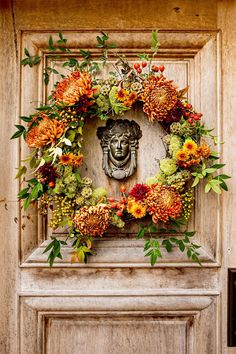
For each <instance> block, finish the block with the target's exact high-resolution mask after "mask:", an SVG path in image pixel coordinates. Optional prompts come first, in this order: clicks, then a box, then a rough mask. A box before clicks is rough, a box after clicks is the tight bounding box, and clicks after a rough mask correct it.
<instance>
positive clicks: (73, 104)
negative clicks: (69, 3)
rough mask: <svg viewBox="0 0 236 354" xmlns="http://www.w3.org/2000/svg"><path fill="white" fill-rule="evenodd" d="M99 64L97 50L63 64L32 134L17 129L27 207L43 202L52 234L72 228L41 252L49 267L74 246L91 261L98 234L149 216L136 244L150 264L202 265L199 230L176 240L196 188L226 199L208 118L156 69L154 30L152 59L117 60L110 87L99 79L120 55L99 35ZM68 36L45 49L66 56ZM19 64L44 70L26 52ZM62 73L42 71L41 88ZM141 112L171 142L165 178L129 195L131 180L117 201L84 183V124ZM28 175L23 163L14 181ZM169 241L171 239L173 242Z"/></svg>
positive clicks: (80, 257)
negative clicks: (169, 260) (24, 153)
mask: <svg viewBox="0 0 236 354" xmlns="http://www.w3.org/2000/svg"><path fill="white" fill-rule="evenodd" d="M97 41H98V45H97V47H98V48H100V49H101V57H100V58H99V60H98V61H97V62H95V61H92V59H91V52H90V51H87V50H83V49H81V50H80V54H81V59H80V60H78V59H76V58H72V57H71V55H70V56H68V58H66V59H65V57H64V59H65V60H64V62H63V63H62V67H63V68H64V69H65V68H68V69H69V70H70V72H69V74H68V75H67V76H64V75H61V79H60V81H59V82H57V83H56V85H55V87H54V89H53V91H52V92H51V94H50V97H49V98H48V102H49V103H48V104H47V105H44V106H43V105H42V106H40V107H38V108H36V112H35V113H33V114H32V115H30V116H29V117H25V116H23V117H20V118H21V119H22V120H23V121H25V122H26V123H27V126H26V127H25V126H23V125H16V127H17V129H18V130H17V132H16V133H15V134H14V135H13V137H12V138H18V137H20V136H23V137H24V139H25V142H26V144H27V145H28V147H30V148H31V149H32V151H31V153H30V156H29V158H28V161H29V164H30V167H31V168H32V169H34V177H33V178H31V179H27V178H26V177H25V178H24V179H23V181H24V183H25V184H26V186H25V187H24V188H23V189H22V190H21V191H20V192H19V194H18V197H19V199H20V200H23V206H24V208H25V209H27V208H28V207H29V205H30V204H31V203H35V202H36V201H37V202H38V208H39V211H40V213H41V214H43V215H47V214H48V211H50V214H51V217H50V222H49V226H50V227H52V228H53V229H57V228H58V227H61V226H62V227H66V228H67V230H68V237H67V238H66V240H61V239H57V238H56V237H53V238H52V241H51V242H50V243H49V244H48V246H47V247H46V249H45V252H48V254H49V256H48V260H49V262H50V265H52V264H53V262H54V260H55V258H56V257H59V258H62V256H61V246H62V245H65V244H67V242H71V240H72V245H73V247H74V249H75V251H74V254H73V256H72V261H81V262H83V261H84V262H86V261H87V258H88V255H89V254H92V253H93V251H92V242H93V240H94V238H96V237H98V236H102V235H103V234H104V233H105V232H106V231H107V230H108V228H109V227H110V226H111V225H113V226H116V227H118V228H123V227H124V226H125V223H126V222H127V220H137V221H139V222H140V219H143V218H148V217H149V218H150V222H149V223H145V224H142V225H140V230H139V232H138V234H137V238H145V236H146V235H147V236H148V237H147V239H146V242H145V246H144V250H145V252H146V256H150V258H151V264H152V265H154V264H155V263H156V261H157V259H158V257H162V253H161V246H162V247H164V248H165V249H166V250H167V251H168V252H170V251H171V250H172V248H173V247H176V246H177V247H178V248H179V249H180V251H182V252H183V251H186V253H187V256H188V257H189V258H191V259H192V260H193V261H197V262H200V261H199V258H198V255H199V253H198V248H199V247H200V246H199V245H197V244H195V243H194V242H193V241H192V236H194V234H195V231H186V230H185V231H183V232H182V235H178V237H177V236H175V235H174V234H175V233H178V232H179V229H180V227H182V228H183V226H182V225H185V224H186V223H187V221H188V219H189V217H190V215H191V211H192V208H193V204H194V188H195V187H196V186H197V184H198V183H199V182H200V181H203V180H205V181H206V184H205V192H206V193H208V192H209V191H210V190H212V191H213V192H216V193H221V190H222V189H224V190H227V185H226V183H225V180H226V179H228V178H229V176H227V175H225V174H215V173H216V172H217V170H218V169H220V168H222V167H223V166H224V165H223V164H218V163H215V160H217V159H219V155H218V153H216V152H214V151H213V150H212V148H211V147H210V145H209V143H208V142H207V140H206V139H207V138H208V139H211V140H213V142H214V143H216V137H214V136H213V135H212V134H211V130H209V129H207V128H206V127H205V125H204V123H203V122H202V114H201V113H198V112H196V111H195V110H194V108H193V107H192V105H191V104H190V103H189V102H188V101H187V99H186V98H185V94H186V92H187V89H183V90H178V89H177V87H176V86H175V85H174V83H173V82H172V81H171V80H168V79H167V78H166V77H165V75H164V71H165V67H164V66H163V65H156V64H153V58H154V56H155V55H156V53H157V50H158V47H159V42H158V38H157V32H156V31H153V32H152V51H153V52H152V54H149V55H147V54H144V55H143V54H138V61H137V62H136V63H135V64H134V65H133V64H132V65H131V64H130V63H129V62H128V61H127V59H126V58H125V57H124V56H123V55H122V56H120V55H119V54H118V53H117V54H116V55H117V61H116V63H115V64H114V71H113V72H110V73H109V77H107V78H106V79H99V78H97V77H98V73H99V72H100V71H101V70H102V69H103V67H104V65H106V62H107V58H108V53H109V51H110V50H112V51H113V55H114V52H115V51H116V50H115V49H114V48H115V47H116V46H115V45H114V44H113V43H110V42H109V37H108V35H107V34H106V33H104V32H102V34H101V35H100V36H97ZM66 42H67V40H66V39H65V38H64V37H63V35H62V33H60V34H59V39H58V40H57V41H56V42H55V40H54V41H53V39H52V37H50V38H49V42H48V44H49V48H48V50H49V51H62V52H70V50H69V49H68V47H67V43H66ZM25 55H26V57H25V58H24V59H23V60H22V65H24V66H26V65H29V66H33V65H36V64H38V63H39V62H40V60H41V58H40V57H38V56H31V55H30V53H29V52H28V50H27V49H25ZM51 73H54V74H56V75H60V73H59V72H58V71H57V70H56V69H55V67H53V66H52V67H46V68H45V70H44V73H43V74H44V81H45V84H46V85H47V84H48V82H49V77H50V74H51ZM137 104H138V107H142V108H141V109H142V110H143V111H144V112H145V113H146V116H147V119H148V120H149V121H150V122H152V123H153V124H157V123H159V124H161V125H162V126H163V127H164V129H165V131H166V135H165V136H164V138H163V142H164V144H165V147H166V156H165V158H163V159H162V160H161V161H160V163H159V165H160V166H159V171H157V173H156V175H155V176H151V177H150V178H148V179H147V180H146V181H140V183H137V184H135V185H134V186H133V187H132V188H131V190H126V186H125V181H124V183H123V184H122V185H121V187H120V193H121V195H120V197H119V198H118V199H117V198H115V197H113V196H111V195H109V191H107V190H105V189H104V188H103V187H95V186H94V185H93V181H92V180H91V179H90V178H89V177H88V176H81V173H80V166H81V165H82V163H83V153H82V140H83V126H84V125H85V124H86V122H87V121H88V120H91V119H101V120H107V119H109V118H110V117H113V119H116V118H117V117H122V115H124V113H125V112H126V111H128V110H131V109H132V108H133V107H134V105H137ZM26 173H27V167H26V166H25V165H21V166H20V168H19V172H18V175H17V177H22V175H24V174H26ZM158 231H159V232H160V233H161V235H162V236H164V238H162V241H158V239H157V238H154V236H153V233H157V232H158ZM169 234H171V237H170V236H169Z"/></svg>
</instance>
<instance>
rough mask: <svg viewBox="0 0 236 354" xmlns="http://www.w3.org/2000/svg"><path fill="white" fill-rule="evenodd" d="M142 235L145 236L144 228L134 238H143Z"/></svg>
mask: <svg viewBox="0 0 236 354" xmlns="http://www.w3.org/2000/svg"><path fill="white" fill-rule="evenodd" d="M144 234H145V229H144V228H142V229H140V230H139V232H138V233H137V236H136V237H137V239H140V238H143V236H144Z"/></svg>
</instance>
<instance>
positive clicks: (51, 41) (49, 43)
mask: <svg viewBox="0 0 236 354" xmlns="http://www.w3.org/2000/svg"><path fill="white" fill-rule="evenodd" d="M48 46H49V48H48V49H49V50H51V51H53V50H55V48H54V47H53V39H52V36H50V37H49V40H48Z"/></svg>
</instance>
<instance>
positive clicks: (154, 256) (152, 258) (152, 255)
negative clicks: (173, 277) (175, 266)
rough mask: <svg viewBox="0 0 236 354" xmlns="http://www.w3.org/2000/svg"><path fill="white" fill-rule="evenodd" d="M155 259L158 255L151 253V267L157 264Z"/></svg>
mask: <svg viewBox="0 0 236 354" xmlns="http://www.w3.org/2000/svg"><path fill="white" fill-rule="evenodd" d="M157 257H158V254H157V252H155V251H154V252H153V253H152V254H151V265H152V266H154V265H155V264H156V262H157Z"/></svg>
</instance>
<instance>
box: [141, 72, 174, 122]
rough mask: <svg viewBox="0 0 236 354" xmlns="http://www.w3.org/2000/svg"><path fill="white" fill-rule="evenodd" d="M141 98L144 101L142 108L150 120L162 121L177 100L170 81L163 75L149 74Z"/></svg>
mask: <svg viewBox="0 0 236 354" xmlns="http://www.w3.org/2000/svg"><path fill="white" fill-rule="evenodd" d="M141 100H142V101H143V102H144V106H143V110H144V112H145V113H147V115H148V119H149V120H150V121H151V122H154V121H156V120H157V121H164V120H165V118H166V117H167V115H168V112H169V111H170V110H171V109H172V108H173V107H174V106H175V104H176V102H177V91H176V88H175V87H174V86H173V85H172V81H168V80H166V78H165V77H164V76H161V77H157V76H150V77H149V78H148V79H147V80H146V81H145V82H144V90H143V93H142V95H141Z"/></svg>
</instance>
